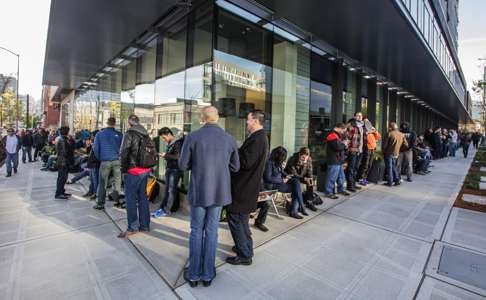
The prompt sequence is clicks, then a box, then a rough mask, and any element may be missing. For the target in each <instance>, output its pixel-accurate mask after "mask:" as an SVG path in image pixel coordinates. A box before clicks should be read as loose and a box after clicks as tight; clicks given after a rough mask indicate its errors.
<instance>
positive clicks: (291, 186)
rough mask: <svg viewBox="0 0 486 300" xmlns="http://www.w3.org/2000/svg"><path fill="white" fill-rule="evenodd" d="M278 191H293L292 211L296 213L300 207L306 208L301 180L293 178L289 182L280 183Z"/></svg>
mask: <svg viewBox="0 0 486 300" xmlns="http://www.w3.org/2000/svg"><path fill="white" fill-rule="evenodd" d="M278 191H279V192H281V193H291V195H292V204H291V211H290V212H291V213H292V214H296V213H297V212H298V210H299V208H300V209H304V196H302V187H301V186H300V180H298V179H297V178H292V179H290V180H289V181H287V183H282V184H280V186H279V188H278Z"/></svg>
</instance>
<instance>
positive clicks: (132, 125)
mask: <svg viewBox="0 0 486 300" xmlns="http://www.w3.org/2000/svg"><path fill="white" fill-rule="evenodd" d="M128 126H129V129H128V131H127V132H126V133H125V134H124V135H123V141H122V145H121V148H120V164H121V173H122V176H123V182H124V183H125V202H126V207H127V221H128V226H127V230H126V231H124V232H122V233H120V234H119V235H118V237H119V238H127V237H128V236H129V235H132V234H135V233H137V232H138V231H149V230H150V210H149V203H148V199H147V179H148V177H149V175H150V170H151V169H150V168H143V167H140V166H138V161H137V156H138V151H139V147H140V140H141V139H142V137H143V136H148V133H147V130H146V129H145V128H144V127H143V126H142V125H140V120H139V118H138V117H137V116H136V115H131V116H129V117H128Z"/></svg>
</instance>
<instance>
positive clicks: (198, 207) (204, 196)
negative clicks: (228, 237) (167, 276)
mask: <svg viewBox="0 0 486 300" xmlns="http://www.w3.org/2000/svg"><path fill="white" fill-rule="evenodd" d="M201 119H202V121H203V123H204V126H203V127H201V128H200V129H198V130H196V131H194V132H192V133H190V134H189V135H188V136H187V137H186V138H185V140H184V145H183V146H182V150H181V154H180V157H179V162H178V164H179V168H180V169H181V170H190V171H191V178H190V183H189V191H188V194H187V198H188V201H189V205H190V207H191V233H190V236H189V267H188V268H187V269H186V270H185V271H184V279H185V280H186V281H187V282H188V283H189V285H190V286H191V287H195V286H196V285H197V283H198V281H200V280H202V281H203V285H204V286H209V285H211V281H212V280H213V278H214V277H215V276H216V268H215V258H216V248H217V244H218V225H219V218H220V215H221V208H222V207H223V206H225V205H228V204H230V203H231V200H232V198H231V172H236V171H238V170H239V169H240V160H239V156H238V148H237V146H236V141H235V139H234V138H233V137H232V136H231V135H229V134H228V133H226V132H225V131H224V130H223V129H222V128H221V127H219V126H218V124H217V122H218V119H219V116H218V110H217V109H216V108H215V107H213V106H207V107H204V108H203V109H202V111H201Z"/></svg>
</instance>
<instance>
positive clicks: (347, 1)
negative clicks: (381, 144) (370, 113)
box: [235, 0, 465, 121]
mask: <svg viewBox="0 0 486 300" xmlns="http://www.w3.org/2000/svg"><path fill="white" fill-rule="evenodd" d="M257 1H258V2H260V3H261V4H262V5H264V6H265V7H267V8H268V9H270V10H271V11H273V13H274V16H273V18H277V19H278V18H284V19H286V20H288V21H290V22H291V23H293V24H295V25H297V26H298V27H300V28H301V29H303V30H304V31H307V32H309V33H311V34H312V35H313V36H314V37H315V38H316V39H322V40H324V41H325V42H326V43H328V44H330V45H332V46H333V47H335V48H337V49H339V50H340V51H342V52H344V53H345V54H346V55H347V56H349V57H351V58H353V59H356V60H358V61H360V62H361V64H362V65H363V66H365V67H368V68H371V69H373V70H375V71H376V72H377V73H378V74H380V75H383V76H385V77H386V78H387V80H389V81H392V82H394V83H396V84H397V85H400V86H401V87H403V88H405V89H406V90H407V91H409V92H411V93H413V94H414V95H415V96H416V97H418V98H420V99H421V100H423V101H425V102H427V104H429V105H430V106H431V107H433V108H435V109H437V110H438V111H441V112H442V113H443V114H445V115H446V116H448V117H449V118H450V119H452V120H454V121H457V120H458V118H459V115H460V114H461V113H463V112H464V111H465V109H464V106H463V105H462V104H461V102H460V100H459V98H458V96H457V95H456V94H455V92H454V90H453V88H452V87H451V85H450V83H449V81H448V79H447V78H446V75H445V74H444V73H443V71H442V69H441V68H440V67H439V65H438V64H437V63H436V61H435V60H434V57H433V55H432V54H431V52H430V51H428V50H427V46H426V45H425V44H424V43H423V42H422V40H421V38H420V37H419V35H418V32H416V31H415V29H414V28H413V27H412V25H411V24H410V22H409V21H408V20H407V19H406V17H405V15H404V13H403V12H402V11H401V10H400V8H399V6H398V4H397V3H395V0H360V1H356V0H339V1H315V0H299V1H295V0H257ZM235 2H241V1H235ZM461 100H463V99H461Z"/></svg>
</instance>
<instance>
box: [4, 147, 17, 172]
mask: <svg viewBox="0 0 486 300" xmlns="http://www.w3.org/2000/svg"><path fill="white" fill-rule="evenodd" d="M5 164H6V165H7V173H8V174H11V173H12V167H13V168H14V169H15V170H17V168H18V167H19V154H18V153H8V152H7V159H6V160H5Z"/></svg>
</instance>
